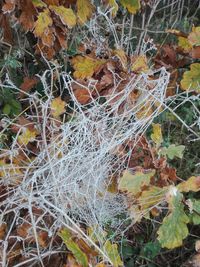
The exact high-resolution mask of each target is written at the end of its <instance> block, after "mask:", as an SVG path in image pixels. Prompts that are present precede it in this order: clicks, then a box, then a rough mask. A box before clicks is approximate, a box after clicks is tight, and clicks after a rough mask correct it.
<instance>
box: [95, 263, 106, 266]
mask: <svg viewBox="0 0 200 267" xmlns="http://www.w3.org/2000/svg"><path fill="white" fill-rule="evenodd" d="M95 267H106V265H105V264H104V263H102V262H100V263H97V265H95Z"/></svg>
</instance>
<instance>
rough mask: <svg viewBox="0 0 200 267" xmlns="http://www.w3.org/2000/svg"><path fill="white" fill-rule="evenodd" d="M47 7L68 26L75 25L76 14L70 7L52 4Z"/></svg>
mask: <svg viewBox="0 0 200 267" xmlns="http://www.w3.org/2000/svg"><path fill="white" fill-rule="evenodd" d="M49 8H50V9H51V10H52V11H54V13H55V14H56V15H57V16H59V18H60V20H61V21H62V23H63V24H64V25H66V26H68V27H69V28H72V27H74V26H75V25H76V16H75V14H74V12H73V10H72V9H71V8H66V7H64V6H54V5H51V6H49Z"/></svg>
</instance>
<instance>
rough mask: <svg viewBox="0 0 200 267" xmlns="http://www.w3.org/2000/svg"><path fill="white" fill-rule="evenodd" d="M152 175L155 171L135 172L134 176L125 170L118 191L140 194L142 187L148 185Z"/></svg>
mask: <svg viewBox="0 0 200 267" xmlns="http://www.w3.org/2000/svg"><path fill="white" fill-rule="evenodd" d="M154 174H155V170H148V171H136V172H135V173H134V174H132V173H131V172H130V171H127V170H126V171H125V172H124V174H123V176H122V178H121V179H120V183H119V189H120V190H122V191H128V192H129V193H132V194H133V195H136V194H137V193H139V192H141V190H142V187H143V186H144V185H149V184H150V181H151V177H153V176H154Z"/></svg>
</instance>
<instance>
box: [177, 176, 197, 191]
mask: <svg viewBox="0 0 200 267" xmlns="http://www.w3.org/2000/svg"><path fill="white" fill-rule="evenodd" d="M177 188H178V190H179V191H180V192H186V193H187V192H189V191H193V192H198V191H200V176H192V177H190V178H189V179H188V180H187V181H184V182H182V183H180V184H178V185H177Z"/></svg>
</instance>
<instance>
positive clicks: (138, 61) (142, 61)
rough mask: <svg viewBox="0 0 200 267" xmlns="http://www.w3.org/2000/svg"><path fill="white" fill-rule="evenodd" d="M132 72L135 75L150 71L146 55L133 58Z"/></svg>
mask: <svg viewBox="0 0 200 267" xmlns="http://www.w3.org/2000/svg"><path fill="white" fill-rule="evenodd" d="M131 62H132V65H131V71H133V72H135V73H138V74H140V73H142V72H147V71H148V70H149V68H148V65H147V58H146V56H145V55H139V56H133V57H132V58H131Z"/></svg>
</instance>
